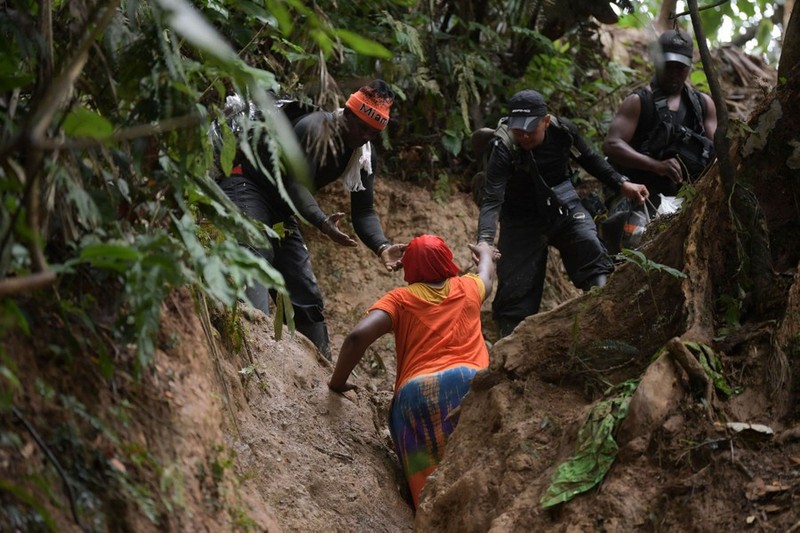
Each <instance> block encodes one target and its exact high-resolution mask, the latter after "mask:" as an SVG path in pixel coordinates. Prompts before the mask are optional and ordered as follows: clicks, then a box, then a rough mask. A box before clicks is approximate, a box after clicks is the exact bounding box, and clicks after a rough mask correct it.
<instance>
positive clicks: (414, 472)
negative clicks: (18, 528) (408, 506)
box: [389, 366, 476, 507]
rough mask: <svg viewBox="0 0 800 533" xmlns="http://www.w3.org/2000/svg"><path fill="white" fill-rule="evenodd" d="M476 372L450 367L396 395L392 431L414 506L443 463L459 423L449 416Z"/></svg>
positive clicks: (411, 382)
mask: <svg viewBox="0 0 800 533" xmlns="http://www.w3.org/2000/svg"><path fill="white" fill-rule="evenodd" d="M475 372H476V370H475V369H474V368H469V367H464V366H458V367H454V368H448V369H447V370H442V371H441V372H436V373H434V374H425V375H423V376H417V377H414V378H412V379H410V380H409V381H407V382H406V383H405V384H403V385H402V386H401V387H400V388H399V389H398V390H397V391H396V392H395V395H394V399H393V400H392V405H391V411H390V414H389V431H390V432H391V434H392V441H393V442H394V447H395V451H396V452H397V455H398V457H399V458H400V464H401V465H402V467H403V472H404V473H405V476H406V480H407V481H408V486H409V488H410V489H411V497H412V498H413V499H414V507H416V506H417V504H418V502H419V493H420V491H421V490H422V487H423V485H425V480H426V479H427V478H428V476H429V475H430V474H431V473H432V472H433V471H434V470H436V467H437V466H438V464H439V462H440V461H441V460H442V456H443V455H444V447H445V444H446V442H447V438H448V437H449V436H450V434H451V433H452V432H453V430H454V429H455V426H456V423H457V422H458V416H457V415H455V416H453V417H451V418H450V419H447V416H448V415H449V414H450V412H451V411H453V410H454V409H455V408H456V407H458V406H459V405H461V400H463V399H464V396H465V395H466V394H467V391H468V390H469V385H470V383H471V382H472V377H473V376H474V375H475Z"/></svg>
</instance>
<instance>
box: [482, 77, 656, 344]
mask: <svg viewBox="0 0 800 533" xmlns="http://www.w3.org/2000/svg"><path fill="white" fill-rule="evenodd" d="M491 143H492V151H491V155H490V156H489V163H488V167H487V170H486V183H485V185H484V187H483V194H482V195H481V201H480V205H481V210H480V216H479V219H478V242H479V243H480V242H486V243H489V244H490V245H491V244H493V243H494V239H495V232H496V229H497V223H498V221H499V222H500V236H499V239H498V245H497V246H498V249H499V252H500V259H499V260H498V263H497V281H498V286H497V293H496V294H495V297H494V301H493V305H492V314H493V317H494V320H495V322H496V323H497V326H498V329H499V332H500V335H501V336H505V335H508V334H509V333H511V331H513V329H514V328H515V327H516V325H517V324H518V323H519V322H521V321H522V320H523V319H524V318H525V317H527V316H529V315H533V314H535V313H537V312H538V311H539V304H540V303H541V300H542V292H543V288H544V279H545V272H546V270H547V252H548V246H549V245H552V246H555V247H556V248H557V249H558V251H559V252H560V254H561V259H562V260H563V262H564V266H565V268H566V270H567V274H568V275H569V277H570V279H571V280H572V282H573V283H574V284H575V286H577V287H579V288H581V289H583V290H589V289H590V288H592V287H598V286H603V285H605V283H606V276H607V275H608V274H610V273H611V272H612V271H613V270H614V266H613V264H612V262H611V259H610V258H609V257H608V254H607V253H606V249H605V247H604V246H603V244H602V243H601V242H600V239H599V238H598V236H597V227H596V226H595V223H594V221H593V220H592V217H591V216H590V215H589V213H588V212H587V211H586V208H585V207H583V205H582V204H581V201H580V198H579V197H578V194H577V192H576V191H575V187H574V186H573V184H572V180H571V175H572V172H571V169H570V159H572V160H574V161H575V162H577V163H578V164H579V165H580V166H581V167H583V168H584V169H585V170H586V171H587V172H589V173H590V174H592V175H593V176H595V177H596V178H598V179H599V180H600V181H602V182H603V183H604V184H606V185H608V186H609V187H611V188H612V189H614V190H615V191H619V192H620V193H621V194H622V195H623V196H625V197H626V198H629V199H630V200H631V201H633V202H635V203H638V204H641V203H643V202H644V201H645V199H647V197H648V192H647V188H646V187H644V186H643V185H637V184H634V183H631V182H630V181H629V180H628V178H626V177H625V176H623V175H622V174H620V173H619V172H617V171H616V170H614V169H613V168H612V167H611V166H610V165H609V164H608V163H607V162H606V161H605V160H604V159H603V158H602V157H600V156H599V155H598V154H597V153H595V152H594V151H592V149H591V148H590V147H589V146H588V145H587V144H586V142H585V141H584V140H583V139H582V138H581V137H580V136H579V135H578V132H577V130H576V128H575V125H574V124H573V123H572V122H570V121H568V120H565V119H563V118H557V117H554V116H551V115H549V114H548V111H547V104H546V103H545V101H544V98H543V97H542V95H541V94H539V93H538V92H536V91H532V90H524V91H520V92H518V93H516V94H515V95H514V96H512V97H511V99H510V100H509V114H508V117H507V118H505V119H503V120H502V121H501V123H500V125H499V126H498V128H497V130H496V131H495V134H494V138H493V139H492V141H491Z"/></svg>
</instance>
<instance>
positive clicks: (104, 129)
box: [64, 107, 114, 139]
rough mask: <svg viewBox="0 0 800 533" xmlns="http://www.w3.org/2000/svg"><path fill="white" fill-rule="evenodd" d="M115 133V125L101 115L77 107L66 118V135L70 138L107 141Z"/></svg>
mask: <svg viewBox="0 0 800 533" xmlns="http://www.w3.org/2000/svg"><path fill="white" fill-rule="evenodd" d="M113 132H114V125H113V124H111V122H109V121H108V120H106V119H105V118H104V117H102V116H101V115H100V114H98V113H96V112H95V111H92V110H91V109H86V108H85V107H76V108H74V109H72V111H70V112H69V114H67V116H66V117H65V118H64V133H66V134H67V135H69V136H70V137H91V138H92V139H106V138H108V137H109V136H111V134H112V133H113Z"/></svg>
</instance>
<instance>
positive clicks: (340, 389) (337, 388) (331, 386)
mask: <svg viewBox="0 0 800 533" xmlns="http://www.w3.org/2000/svg"><path fill="white" fill-rule="evenodd" d="M328 388H329V389H330V390H332V391H333V392H338V393H339V394H344V393H345V392H347V391H351V390H358V385H352V384H350V383H345V384H344V385H334V384H333V383H331V382H328Z"/></svg>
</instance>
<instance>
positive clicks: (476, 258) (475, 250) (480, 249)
mask: <svg viewBox="0 0 800 533" xmlns="http://www.w3.org/2000/svg"><path fill="white" fill-rule="evenodd" d="M467 246H468V247H469V249H470V251H471V252H472V261H473V262H474V263H475V264H476V265H477V264H479V263H480V261H481V255H482V254H485V253H488V254H491V257H492V261H495V262H496V261H497V260H498V259H500V251H499V250H498V249H497V248H495V247H494V246H492V245H491V244H489V243H488V242H486V241H481V242H479V243H478V244H467Z"/></svg>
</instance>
